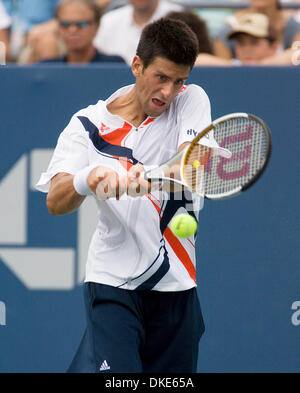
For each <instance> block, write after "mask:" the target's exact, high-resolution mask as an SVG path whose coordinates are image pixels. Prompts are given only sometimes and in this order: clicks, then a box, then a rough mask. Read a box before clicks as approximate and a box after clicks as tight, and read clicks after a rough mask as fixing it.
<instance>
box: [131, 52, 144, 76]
mask: <svg viewBox="0 0 300 393" xmlns="http://www.w3.org/2000/svg"><path fill="white" fill-rule="evenodd" d="M131 70H132V73H133V75H134V76H135V77H138V76H140V75H141V73H142V71H143V61H142V59H141V58H140V57H139V56H134V58H133V60H132V63H131Z"/></svg>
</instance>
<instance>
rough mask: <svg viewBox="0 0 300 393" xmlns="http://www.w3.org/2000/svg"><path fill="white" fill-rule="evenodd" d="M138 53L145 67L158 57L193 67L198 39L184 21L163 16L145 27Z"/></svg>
mask: <svg viewBox="0 0 300 393" xmlns="http://www.w3.org/2000/svg"><path fill="white" fill-rule="evenodd" d="M136 54H137V56H139V57H140V58H141V59H142V62H143V66H144V68H146V67H148V66H149V65H150V64H151V63H152V62H153V61H154V60H155V58H156V57H164V58H166V59H167V60H170V61H172V62H174V63H176V64H180V65H186V66H189V67H190V68H191V69H192V68H193V66H194V63H195V61H196V58H197V55H198V40H197V37H196V35H195V33H194V32H193V31H192V30H191V28H190V27H188V26H187V25H186V24H185V23H184V22H182V21H179V20H174V19H170V18H161V19H158V20H157V21H155V22H152V23H150V24H148V25H147V26H146V27H144V29H143V31H142V34H141V37H140V41H139V44H138V47H137V50H136Z"/></svg>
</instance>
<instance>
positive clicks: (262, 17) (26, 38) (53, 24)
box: [0, 0, 300, 66]
mask: <svg viewBox="0 0 300 393" xmlns="http://www.w3.org/2000/svg"><path fill="white" fill-rule="evenodd" d="M192 2H194V3H195V8H190V7H189V8H187V7H185V6H184V0H177V1H175V0H172V2H171V1H167V0H0V43H1V46H0V50H2V55H3V51H4V49H5V54H4V56H5V58H6V62H7V63H16V64H20V65H23V64H34V63H39V64H40V63H49V64H50V63H51V64H54V63H57V62H60V63H62V62H64V63H69V64H74V63H84V64H87V63H93V62H119V63H125V64H128V65H130V64H131V61H132V59H133V57H134V55H135V50H136V47H137V43H138V40H139V37H140V34H141V31H142V29H143V27H144V26H145V25H146V24H148V23H150V22H152V21H154V20H156V19H158V18H160V17H165V16H168V17H170V18H176V19H179V20H182V21H184V22H185V23H187V24H188V25H189V26H190V28H191V30H192V31H193V32H194V33H195V34H196V35H197V37H198V42H199V56H198V59H197V62H196V66H208V65H212V66H226V65H230V66H232V65H243V64H245V65H250V64H256V65H298V64H299V63H300V55H299V56H298V54H299V50H300V7H299V8H296V9H289V8H285V7H284V3H285V2H288V3H292V2H294V3H297V2H298V3H299V6H300V0H288V1H287V0H281V1H278V0H219V3H223V4H224V3H227V4H229V3H232V4H234V3H239V4H241V3H243V2H244V3H245V7H244V8H237V9H234V8H233V7H229V8H228V9H223V8H222V9H217V8H216V9H214V10H211V9H206V10H204V9H202V8H201V7H199V4H200V3H201V1H198V0H190V1H189V6H190V4H191V3H192ZM215 2H216V1H215ZM297 56H298V57H297Z"/></svg>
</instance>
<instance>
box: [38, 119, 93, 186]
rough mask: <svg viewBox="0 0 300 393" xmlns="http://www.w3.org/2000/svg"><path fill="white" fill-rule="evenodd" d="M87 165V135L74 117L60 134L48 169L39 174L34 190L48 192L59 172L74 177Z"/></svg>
mask: <svg viewBox="0 0 300 393" xmlns="http://www.w3.org/2000/svg"><path fill="white" fill-rule="evenodd" d="M88 165H89V160H88V135H87V133H86V132H85V130H84V128H83V126H82V124H81V122H80V121H79V119H78V118H77V115H74V116H73V117H72V119H71V121H70V122H69V124H68V125H67V127H66V128H65V129H64V130H63V132H62V133H61V134H60V136H59V138H58V141H57V145H56V147H55V150H54V153H53V156H52V158H51V161H50V163H49V166H48V169H47V170H46V172H43V173H42V174H41V177H40V179H39V181H38V183H37V184H36V189H37V190H39V191H42V192H48V191H49V187H50V181H51V179H52V178H53V176H55V175H56V174H58V173H60V172H65V173H69V174H71V175H74V174H75V173H77V172H78V171H79V170H80V169H82V168H84V167H86V166H88Z"/></svg>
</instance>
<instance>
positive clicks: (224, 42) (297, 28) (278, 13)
mask: <svg viewBox="0 0 300 393" xmlns="http://www.w3.org/2000/svg"><path fill="white" fill-rule="evenodd" d="M249 1H250V7H249V8H247V9H244V10H241V11H237V12H236V13H235V14H234V16H233V17H232V18H230V19H229V20H227V21H226V22H225V23H224V25H223V27H222V28H221V30H220V31H219V33H218V34H217V36H216V37H215V39H214V54H215V55H216V56H218V57H221V58H224V59H232V58H234V57H235V55H236V53H235V41H233V40H229V39H228V34H229V33H230V32H231V31H232V30H233V29H234V26H235V24H236V23H238V20H239V19H240V18H241V17H243V16H245V15H247V14H249V13H262V14H264V15H266V16H268V18H269V20H270V22H271V23H272V25H273V26H274V28H275V29H276V30H277V33H278V38H279V43H280V45H279V47H278V52H277V53H278V54H280V53H281V52H283V51H285V50H287V49H289V48H290V47H291V46H292V44H293V42H294V41H297V40H298V41H299V40H300V23H299V22H297V21H296V19H295V18H294V17H293V16H292V15H291V13H290V12H287V11H285V10H283V9H281V5H280V2H279V1H278V0H249ZM276 55H277V54H276ZM276 55H275V56H273V57H272V58H269V60H268V61H269V62H270V63H271V64H272V63H274V64H276ZM266 62H267V61H266ZM278 63H279V64H281V63H280V61H279V62H278Z"/></svg>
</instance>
